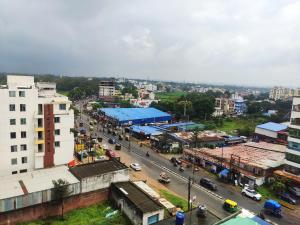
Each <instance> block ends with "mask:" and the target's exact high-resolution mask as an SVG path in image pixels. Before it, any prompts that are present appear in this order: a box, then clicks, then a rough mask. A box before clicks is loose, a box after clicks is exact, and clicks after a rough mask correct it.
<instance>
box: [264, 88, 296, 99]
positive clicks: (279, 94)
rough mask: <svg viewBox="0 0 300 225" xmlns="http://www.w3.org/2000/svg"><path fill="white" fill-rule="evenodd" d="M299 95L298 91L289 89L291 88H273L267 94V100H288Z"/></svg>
mask: <svg viewBox="0 0 300 225" xmlns="http://www.w3.org/2000/svg"><path fill="white" fill-rule="evenodd" d="M299 95H300V89H299V88H296V89H291V88H284V87H273V88H272V89H271V90H270V93H269V99H272V100H275V101H277V100H288V99H291V98H292V97H294V96H299Z"/></svg>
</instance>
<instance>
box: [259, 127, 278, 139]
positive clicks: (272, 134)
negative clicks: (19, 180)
mask: <svg viewBox="0 0 300 225" xmlns="http://www.w3.org/2000/svg"><path fill="white" fill-rule="evenodd" d="M255 133H257V134H260V135H263V136H267V137H271V138H277V132H274V131H270V130H265V129H261V128H258V127H256V128H255Z"/></svg>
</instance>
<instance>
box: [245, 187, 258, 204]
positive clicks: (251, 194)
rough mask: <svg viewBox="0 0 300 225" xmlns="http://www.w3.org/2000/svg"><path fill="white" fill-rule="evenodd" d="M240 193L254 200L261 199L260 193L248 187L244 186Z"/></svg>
mask: <svg viewBox="0 0 300 225" xmlns="http://www.w3.org/2000/svg"><path fill="white" fill-rule="evenodd" d="M242 195H245V196H248V197H249V198H252V199H253V200H256V201H259V200H261V194H259V193H257V192H256V191H255V190H253V189H250V188H249V187H245V188H244V189H243V190H242Z"/></svg>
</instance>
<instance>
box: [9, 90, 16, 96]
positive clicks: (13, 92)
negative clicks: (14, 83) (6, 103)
mask: <svg viewBox="0 0 300 225" xmlns="http://www.w3.org/2000/svg"><path fill="white" fill-rule="evenodd" d="M8 93H9V97H16V92H15V91H9V92H8Z"/></svg>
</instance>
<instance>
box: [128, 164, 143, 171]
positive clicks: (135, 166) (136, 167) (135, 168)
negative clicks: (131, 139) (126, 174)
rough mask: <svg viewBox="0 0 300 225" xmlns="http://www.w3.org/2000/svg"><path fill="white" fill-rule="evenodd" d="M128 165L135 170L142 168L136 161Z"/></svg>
mask: <svg viewBox="0 0 300 225" xmlns="http://www.w3.org/2000/svg"><path fill="white" fill-rule="evenodd" d="M130 167H131V168H132V169H134V170H135V171H141V170H142V167H141V166H140V164H138V163H132V164H130Z"/></svg>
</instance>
